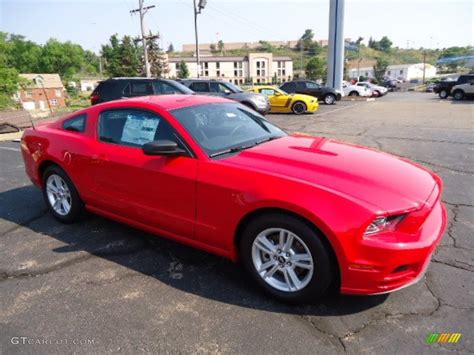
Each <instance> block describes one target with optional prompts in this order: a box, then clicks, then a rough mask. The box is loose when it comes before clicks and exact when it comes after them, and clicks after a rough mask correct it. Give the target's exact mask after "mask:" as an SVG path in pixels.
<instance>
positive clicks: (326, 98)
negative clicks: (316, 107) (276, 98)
mask: <svg viewBox="0 0 474 355" xmlns="http://www.w3.org/2000/svg"><path fill="white" fill-rule="evenodd" d="M280 89H281V90H283V91H285V92H287V93H289V94H295V93H296V94H304V95H310V96H314V97H316V98H317V99H318V100H320V101H323V102H324V103H325V104H327V105H333V104H335V103H336V101H339V100H340V99H341V97H342V94H341V93H339V92H336V90H334V89H333V88H329V87H326V86H322V85H320V84H318V83H317V82H315V81H311V80H294V81H288V82H286V83H284V84H283V85H281V86H280Z"/></svg>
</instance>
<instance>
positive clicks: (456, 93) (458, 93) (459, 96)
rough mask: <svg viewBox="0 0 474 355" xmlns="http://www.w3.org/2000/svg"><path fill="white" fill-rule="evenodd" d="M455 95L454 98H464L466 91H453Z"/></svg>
mask: <svg viewBox="0 0 474 355" xmlns="http://www.w3.org/2000/svg"><path fill="white" fill-rule="evenodd" d="M453 97H454V100H458V101H459V100H462V99H464V91H462V90H456V91H455V92H454V93H453Z"/></svg>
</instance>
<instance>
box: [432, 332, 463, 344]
mask: <svg viewBox="0 0 474 355" xmlns="http://www.w3.org/2000/svg"><path fill="white" fill-rule="evenodd" d="M461 337H462V334H461V333H430V334H428V335H427V337H426V342H427V343H428V344H434V343H452V344H457V343H459V340H461Z"/></svg>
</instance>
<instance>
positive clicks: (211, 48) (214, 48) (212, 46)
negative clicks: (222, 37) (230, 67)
mask: <svg viewBox="0 0 474 355" xmlns="http://www.w3.org/2000/svg"><path fill="white" fill-rule="evenodd" d="M209 50H210V51H211V53H212V54H215V53H217V47H216V45H215V44H214V43H211V44H210V45H209Z"/></svg>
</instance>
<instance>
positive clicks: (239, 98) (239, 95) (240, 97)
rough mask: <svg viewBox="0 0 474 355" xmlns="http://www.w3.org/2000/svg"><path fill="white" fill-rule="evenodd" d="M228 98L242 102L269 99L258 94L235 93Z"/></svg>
mask: <svg viewBox="0 0 474 355" xmlns="http://www.w3.org/2000/svg"><path fill="white" fill-rule="evenodd" d="M226 97H227V98H230V99H233V100H237V101H242V100H259V99H262V98H263V99H265V100H266V99H267V97H266V96H265V95H263V94H258V93H256V92H235V93H232V94H229V95H227V96H226Z"/></svg>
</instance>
